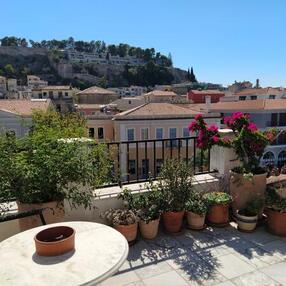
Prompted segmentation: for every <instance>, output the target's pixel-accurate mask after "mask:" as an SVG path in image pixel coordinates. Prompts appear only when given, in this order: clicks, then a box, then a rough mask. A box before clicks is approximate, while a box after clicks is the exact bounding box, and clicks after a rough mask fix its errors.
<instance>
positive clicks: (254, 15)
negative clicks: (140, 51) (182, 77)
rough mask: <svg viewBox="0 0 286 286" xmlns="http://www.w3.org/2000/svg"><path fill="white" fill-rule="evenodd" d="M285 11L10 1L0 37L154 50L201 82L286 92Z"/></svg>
mask: <svg viewBox="0 0 286 286" xmlns="http://www.w3.org/2000/svg"><path fill="white" fill-rule="evenodd" d="M285 11H286V1H285V0H272V1H271V0H196V1H194V0H176V1H175V0H172V1H171V0H144V1H143V0H141V1H139V0H137V1H136V0H102V1H100V0H81V1H75V0H57V1H55V0H46V1H39V0H37V1H35V0H27V1H23V0H10V1H2V3H1V16H0V37H3V36H6V35H14V36H18V37H26V38H27V39H33V40H43V39H52V38H56V39H63V38H67V37H69V36H73V37H74V38H75V39H77V40H104V41H105V42H106V43H108V44H109V43H115V44H117V43H120V42H122V43H128V44H130V45H135V46H141V47H145V48H147V47H154V48H155V49H156V50H158V51H160V52H162V53H165V54H168V53H169V52H170V53H171V54H172V57H173V62H174V65H175V66H177V67H180V68H183V69H187V68H188V67H189V66H193V67H194V71H195V74H196V76H197V78H198V79H199V80H200V81H208V82H216V83H222V84H229V83H232V82H233V81H234V80H250V81H252V82H254V81H255V79H256V78H260V81H261V84H262V85H263V86H269V85H272V86H286V53H285V52H286V37H285V30H286V17H285Z"/></svg>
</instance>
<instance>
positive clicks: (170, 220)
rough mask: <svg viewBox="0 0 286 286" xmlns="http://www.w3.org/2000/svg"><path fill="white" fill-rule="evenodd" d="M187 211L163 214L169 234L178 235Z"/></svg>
mask: <svg viewBox="0 0 286 286" xmlns="http://www.w3.org/2000/svg"><path fill="white" fill-rule="evenodd" d="M184 214H185V211H180V212H165V213H163V222H164V227H165V229H166V231H167V232H170V233H176V232H179V231H180V230H181V228H182V224H183V217H184Z"/></svg>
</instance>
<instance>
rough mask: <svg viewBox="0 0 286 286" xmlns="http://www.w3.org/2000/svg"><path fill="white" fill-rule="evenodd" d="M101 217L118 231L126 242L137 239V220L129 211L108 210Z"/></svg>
mask: <svg viewBox="0 0 286 286" xmlns="http://www.w3.org/2000/svg"><path fill="white" fill-rule="evenodd" d="M103 216H104V217H105V218H106V219H107V220H108V221H109V222H110V223H111V224H112V225H113V227H114V228H115V229H116V230H117V231H119V232H120V233H121V234H122V235H123V236H124V237H125V238H126V239H127V241H128V242H129V243H130V242H133V241H135V240H136V237H137V229H138V219H137V216H136V214H135V213H134V212H133V211H132V210H129V209H116V210H114V209H110V210H108V211H106V212H105V213H104V214H103Z"/></svg>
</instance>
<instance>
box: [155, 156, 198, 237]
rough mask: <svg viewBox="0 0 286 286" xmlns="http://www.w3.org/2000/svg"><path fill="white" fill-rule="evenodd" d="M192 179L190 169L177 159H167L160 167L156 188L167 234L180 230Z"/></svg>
mask: <svg viewBox="0 0 286 286" xmlns="http://www.w3.org/2000/svg"><path fill="white" fill-rule="evenodd" d="M192 179H193V171H192V168H190V166H189V165H187V164H186V163H185V162H183V161H181V160H179V159H169V160H167V161H166V162H165V164H164V165H163V166H162V169H161V172H160V178H159V180H158V183H157V188H158V191H159V194H160V195H159V196H160V204H161V206H162V210H163V214H162V217H163V223H164V227H165V230H166V231H167V232H168V233H178V232H180V231H181V229H182V224H183V217H184V214H185V206H186V202H187V200H188V199H189V196H190V192H191V190H192Z"/></svg>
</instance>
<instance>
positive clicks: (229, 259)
mask: <svg viewBox="0 0 286 286" xmlns="http://www.w3.org/2000/svg"><path fill="white" fill-rule="evenodd" d="M175 141H176V142H177V143H176V144H174V145H173V142H175ZM195 142H196V137H188V138H174V139H161V140H144V141H132V142H111V143H108V144H107V148H108V151H109V153H110V156H111V157H110V158H111V159H112V161H113V162H114V167H113V174H112V177H113V182H112V183H111V184H108V185H104V186H102V187H101V188H98V189H96V190H94V195H96V196H94V198H93V207H94V208H91V209H90V210H89V209H84V208H78V209H71V208H70V206H69V204H68V203H67V202H66V201H65V202H64V203H65V206H64V209H65V215H64V218H63V221H91V222H99V223H105V224H106V221H105V220H104V219H103V218H101V216H100V212H103V211H105V210H107V209H109V208H111V207H112V208H121V207H123V205H122V202H121V201H119V200H118V199H117V195H118V194H119V193H120V192H121V191H122V186H124V187H125V186H128V188H129V189H130V190H132V193H133V194H135V193H138V192H146V191H148V190H146V188H145V186H144V183H145V182H146V181H147V180H148V179H149V178H153V179H154V180H156V178H158V177H159V176H160V166H161V164H162V162H164V161H165V160H166V159H167V158H181V159H184V160H186V162H188V164H190V166H192V167H193V168H194V172H195V176H194V183H193V184H194V188H195V190H197V191H202V190H204V191H206V190H209V189H210V188H211V187H212V186H213V185H214V184H216V182H218V180H219V179H220V178H221V176H223V175H225V174H227V173H228V170H229V169H230V168H231V167H232V164H234V162H233V161H232V160H231V159H233V153H232V151H231V150H226V149H224V148H220V147H215V148H213V149H212V150H209V151H208V152H206V154H202V153H201V151H200V150H198V149H197V148H196V145H195ZM158 160H161V161H158ZM131 162H132V163H131ZM147 162H148V163H147ZM155 182H156V181H155ZM9 207H10V213H12V214H17V212H18V210H17V206H16V204H15V202H12V203H11V205H10V206H9ZM0 229H1V231H0V241H1V240H3V239H5V238H7V237H9V236H11V235H13V234H16V233H18V232H19V231H20V230H19V220H13V221H9V222H8V221H7V222H3V223H1V224H0ZM0 256H1V250H0ZM285 259H286V248H285V238H279V237H277V236H274V235H271V234H269V233H267V232H265V230H264V229H263V227H259V228H258V229H257V230H256V231H255V232H254V233H243V232H239V231H238V230H237V225H236V223H234V222H231V223H230V225H229V226H228V227H225V228H213V227H209V226H208V227H206V228H205V229H204V230H202V231H194V230H188V229H187V228H186V227H184V231H183V232H182V233H180V234H178V235H176V236H173V235H169V234H166V233H165V232H164V230H163V228H161V227H160V231H159V235H158V236H157V238H155V239H154V240H144V239H142V238H140V237H139V239H138V241H137V242H136V243H135V244H134V245H133V246H130V251H129V255H128V258H127V260H126V262H125V263H124V265H123V266H122V267H121V268H120V270H119V272H118V273H116V274H115V275H114V276H113V277H111V278H109V279H108V280H106V281H104V282H102V283H101V284H100V285H101V286H112V285H114V286H120V285H122V286H127V285H129V286H132V285H133V286H134V285H142V286H144V285H145V286H148V285H217V286H218V285H221V286H223V285H285V276H284V275H282V274H281V273H283V270H284V269H285V266H286V264H285ZM277 273H278V274H277ZM251 283H252V284H251Z"/></svg>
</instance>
